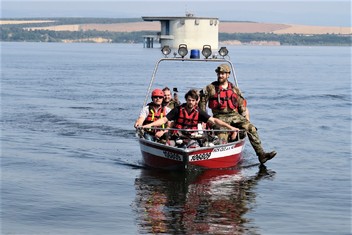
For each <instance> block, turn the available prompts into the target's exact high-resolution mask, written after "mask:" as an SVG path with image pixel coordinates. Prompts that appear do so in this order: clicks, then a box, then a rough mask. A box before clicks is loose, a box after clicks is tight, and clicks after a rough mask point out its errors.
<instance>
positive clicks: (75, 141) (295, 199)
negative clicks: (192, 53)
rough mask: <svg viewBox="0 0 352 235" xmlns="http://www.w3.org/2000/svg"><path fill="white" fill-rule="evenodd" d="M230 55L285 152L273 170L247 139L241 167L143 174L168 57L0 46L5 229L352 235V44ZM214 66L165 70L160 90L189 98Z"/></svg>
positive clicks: (129, 48)
mask: <svg viewBox="0 0 352 235" xmlns="http://www.w3.org/2000/svg"><path fill="white" fill-rule="evenodd" d="M229 51H230V56H231V60H232V62H233V63H234V64H235V66H236V73H237V77H238V81H239V85H240V88H241V89H242V91H243V92H244V94H245V96H246V98H247V100H248V104H249V108H250V111H251V121H252V122H253V123H254V124H255V125H256V126H257V128H258V131H259V135H260V137H261V140H262V142H263V146H264V148H265V149H266V150H272V149H275V150H276V151H277V152H278V155H277V157H276V158H275V159H273V160H272V161H269V162H268V163H267V164H266V167H267V168H266V169H264V168H260V167H259V166H258V164H257V158H256V156H255V154H254V151H253V149H252V148H251V146H250V144H249V142H248V143H247V146H246V149H245V152H244V156H245V160H244V162H243V163H242V164H241V166H240V167H239V168H238V169H228V170H211V171H205V172H191V173H180V172H161V171H156V170H150V169H145V168H144V167H143V164H142V162H141V153H140V149H139V145H138V142H137V139H136V137H135V132H134V128H133V124H134V121H135V120H136V118H137V116H138V114H139V111H140V109H141V107H142V104H143V101H144V97H145V94H146V89H147V87H148V85H149V80H150V77H151V74H152V72H153V69H154V64H155V62H156V61H157V59H158V58H160V57H161V54H160V50H159V49H158V48H155V49H146V48H143V45H141V44H137V45H129V44H83V43H82V44H60V43H1V125H2V132H1V233H2V234H36V235H37V234H157V233H164V234H278V235H282V234H316V235H322V234H326V235H331V234H339V235H343V234H351V48H350V47H284V46H280V47H264V46H263V47H256V46H248V47H247V46H230V47H229ZM209 64H210V66H209V68H208V67H206V66H204V68H202V70H201V71H197V70H196V69H195V67H192V66H184V65H183V64H179V65H176V68H177V69H178V70H179V71H180V72H181V73H180V74H179V73H177V72H175V71H171V69H172V67H170V66H165V70H164V72H162V74H161V78H160V80H158V81H156V83H155V86H157V87H163V86H165V85H168V86H170V87H177V88H178V90H179V96H180V98H181V100H182V101H184V99H183V96H184V93H185V92H186V91H187V90H188V89H189V88H202V87H204V86H205V85H206V84H208V83H210V82H212V81H213V80H215V79H216V76H215V72H214V69H215V67H216V65H215V64H211V63H209ZM207 65H208V64H207ZM202 66H203V65H202ZM169 69H170V70H169ZM175 75H176V77H175Z"/></svg>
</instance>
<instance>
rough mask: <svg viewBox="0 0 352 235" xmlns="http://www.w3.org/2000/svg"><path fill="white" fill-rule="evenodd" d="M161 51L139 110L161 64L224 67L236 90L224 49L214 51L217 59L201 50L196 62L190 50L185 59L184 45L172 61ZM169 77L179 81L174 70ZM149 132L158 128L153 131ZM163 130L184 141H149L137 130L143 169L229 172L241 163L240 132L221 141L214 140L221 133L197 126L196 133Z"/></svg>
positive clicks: (242, 138) (196, 53)
mask: <svg viewBox="0 0 352 235" xmlns="http://www.w3.org/2000/svg"><path fill="white" fill-rule="evenodd" d="M161 51H162V53H163V54H164V55H165V58H161V59H159V60H158V61H157V62H156V65H155V68H154V71H153V74H152V77H151V80H150V83H149V87H148V89H147V93H146V97H145V100H144V104H143V107H144V106H145V105H146V104H147V101H148V99H149V98H150V96H151V91H152V88H153V87H154V82H155V79H156V77H157V74H158V71H159V67H160V64H162V63H192V64H194V67H192V68H194V70H197V68H199V69H201V68H202V67H200V66H199V64H201V63H203V64H204V63H208V64H209V62H214V63H227V64H228V65H229V66H230V68H231V71H232V73H231V74H232V77H233V79H234V84H235V86H236V87H238V82H237V79H236V74H235V70H234V66H233V64H232V62H231V61H230V60H228V59H226V58H225V57H226V56H227V54H228V51H227V49H226V48H225V47H222V48H221V49H220V50H219V51H218V52H219V55H218V56H212V57H210V56H211V54H212V51H211V48H210V47H209V46H204V47H203V50H202V55H203V56H204V58H203V59H201V58H199V50H191V55H190V57H189V58H187V57H186V55H187V54H188V50H187V46H186V45H185V44H181V45H180V47H179V49H178V54H177V53H176V52H174V57H172V58H168V57H167V56H168V55H169V54H170V53H171V49H170V48H169V47H168V46H164V47H163V48H162V50H161ZM175 67H177V66H175ZM173 74H176V76H174V77H173V78H172V79H170V80H171V81H172V80H173V79H179V78H180V77H182V76H177V69H176V72H175V73H173ZM198 126H199V125H198ZM152 129H161V128H155V127H154V128H152ZM163 130H168V131H170V132H175V131H178V132H182V133H183V134H184V135H183V136H186V137H184V138H179V139H176V140H174V142H172V143H171V142H170V141H165V142H159V141H153V140H150V139H148V138H145V136H144V129H142V128H137V136H138V140H139V145H140V149H141V153H142V156H143V160H144V163H145V165H147V166H149V167H153V168H161V169H175V170H179V169H181V170H184V169H189V168H199V167H200V168H229V167H235V166H236V165H237V164H238V163H239V162H240V161H241V160H242V157H243V149H244V147H245V139H246V134H245V132H243V131H237V132H239V133H238V134H237V137H236V138H235V139H234V140H231V141H227V140H226V141H224V140H221V139H219V138H217V133H218V132H220V131H221V132H224V130H218V129H213V128H203V127H200V126H199V129H198V130H194V129H179V128H178V129H176V128H163ZM230 132H231V131H230Z"/></svg>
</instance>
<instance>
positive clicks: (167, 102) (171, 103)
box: [163, 87, 181, 109]
mask: <svg viewBox="0 0 352 235" xmlns="http://www.w3.org/2000/svg"><path fill="white" fill-rule="evenodd" d="M163 92H164V100H163V106H167V107H169V108H170V109H173V108H176V107H177V106H180V105H181V104H180V101H178V100H175V99H173V98H172V96H171V90H170V88H168V87H165V88H164V89H163ZM175 94H176V93H175Z"/></svg>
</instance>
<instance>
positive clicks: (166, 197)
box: [133, 166, 275, 234]
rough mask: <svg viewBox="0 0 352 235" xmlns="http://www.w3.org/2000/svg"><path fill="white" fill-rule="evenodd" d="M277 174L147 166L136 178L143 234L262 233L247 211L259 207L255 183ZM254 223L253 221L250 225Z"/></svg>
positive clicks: (263, 169) (136, 203)
mask: <svg viewBox="0 0 352 235" xmlns="http://www.w3.org/2000/svg"><path fill="white" fill-rule="evenodd" d="M274 175H275V172H273V171H269V170H267V169H266V167H265V166H260V167H259V170H258V172H257V173H256V174H255V175H254V176H244V175H243V174H242V173H241V170H238V169H231V170H229V169H227V170H215V169H214V170H206V171H188V172H166V171H156V170H154V169H153V170H148V169H143V170H142V172H141V175H140V177H139V178H136V180H135V187H136V199H135V203H134V205H133V207H134V210H135V212H136V217H137V224H138V225H139V232H140V233H142V234H144V233H153V234H158V233H168V234H248V233H250V234H257V232H256V228H255V227H253V226H251V225H249V222H250V221H249V219H247V218H245V217H244V215H245V214H246V212H247V211H248V210H250V208H252V207H253V206H254V203H255V197H256V193H255V192H254V190H253V187H254V186H255V185H256V184H257V182H258V181H259V180H261V179H264V178H271V177H273V176H274ZM251 224H253V223H251Z"/></svg>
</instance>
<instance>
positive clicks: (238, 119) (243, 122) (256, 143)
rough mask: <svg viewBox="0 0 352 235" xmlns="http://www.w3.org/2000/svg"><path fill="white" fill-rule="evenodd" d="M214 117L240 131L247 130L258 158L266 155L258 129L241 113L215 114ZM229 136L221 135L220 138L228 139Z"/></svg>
mask: <svg viewBox="0 0 352 235" xmlns="http://www.w3.org/2000/svg"><path fill="white" fill-rule="evenodd" d="M214 117H215V118H218V119H220V120H221V121H223V122H226V123H227V124H230V125H231V126H233V127H236V128H238V129H240V130H245V131H246V133H247V135H248V139H249V141H250V143H251V145H252V147H253V149H254V151H255V153H256V154H257V156H259V155H260V154H262V153H264V150H263V147H262V143H261V141H260V138H259V135H258V133H257V128H256V127H255V126H254V125H253V124H252V123H250V122H249V121H248V120H247V119H246V118H245V117H243V116H242V115H240V114H239V113H226V114H214ZM227 135H228V134H227V133H220V134H219V138H225V139H227Z"/></svg>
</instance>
